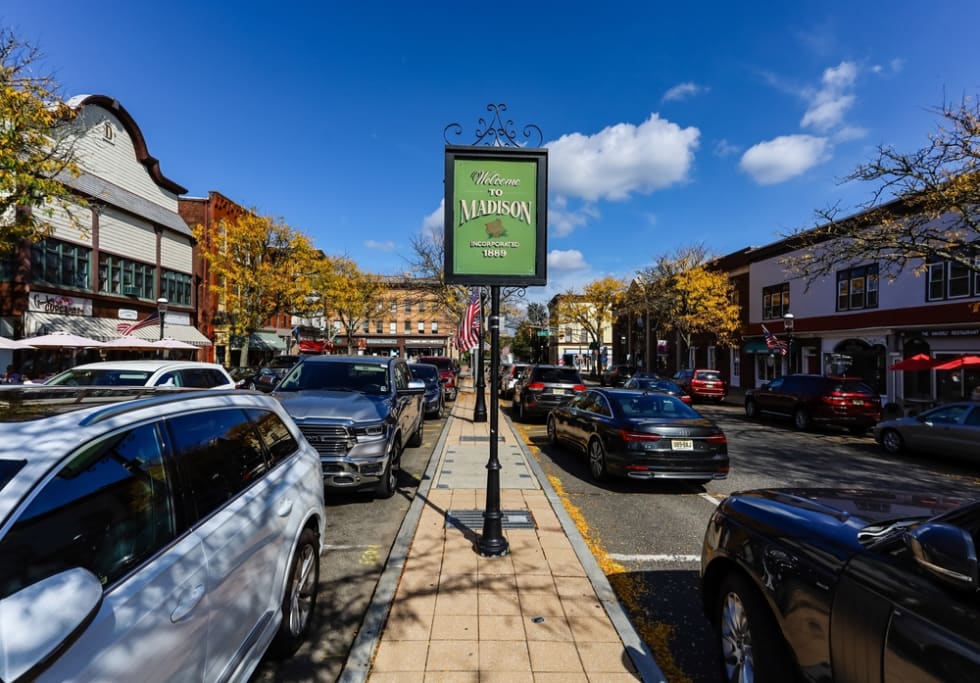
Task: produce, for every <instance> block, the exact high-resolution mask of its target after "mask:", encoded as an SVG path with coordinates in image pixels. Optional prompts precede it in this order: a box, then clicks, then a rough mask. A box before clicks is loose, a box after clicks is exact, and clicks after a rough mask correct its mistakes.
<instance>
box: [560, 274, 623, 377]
mask: <svg viewBox="0 0 980 683" xmlns="http://www.w3.org/2000/svg"><path fill="white" fill-rule="evenodd" d="M625 296H626V285H625V283H624V282H623V281H622V280H619V279H617V278H614V277H604V278H601V279H599V280H593V281H592V282H590V283H589V284H587V285H585V287H583V288H582V291H581V292H575V291H572V290H569V291H567V292H565V293H564V294H563V295H561V297H559V299H558V310H557V314H558V323H559V325H563V324H565V323H567V322H571V323H575V324H577V325H579V326H581V327H582V329H584V330H585V331H586V334H588V335H589V337H590V338H591V340H592V343H593V344H595V345H596V346H599V345H601V344H602V337H603V332H604V330H605V328H606V326H607V325H609V326H611V325H612V323H613V320H614V317H615V315H616V312H617V310H618V309H619V307H620V306H621V305H622V303H623V301H624V298H625ZM600 369H601V368H600Z"/></svg>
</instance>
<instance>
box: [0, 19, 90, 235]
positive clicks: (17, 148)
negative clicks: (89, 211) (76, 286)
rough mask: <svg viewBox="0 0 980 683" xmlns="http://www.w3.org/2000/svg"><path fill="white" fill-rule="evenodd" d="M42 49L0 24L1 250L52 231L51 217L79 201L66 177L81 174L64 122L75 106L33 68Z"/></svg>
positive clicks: (70, 136) (56, 85)
mask: <svg viewBox="0 0 980 683" xmlns="http://www.w3.org/2000/svg"><path fill="white" fill-rule="evenodd" d="M40 59H41V54H40V52H39V51H38V50H37V49H36V48H34V47H32V46H31V45H29V44H27V43H23V42H20V41H19V40H17V38H16V37H15V36H14V35H13V33H11V32H10V31H9V30H8V29H4V28H0V253H8V252H10V251H11V250H12V249H13V248H14V247H15V246H16V245H17V244H19V243H20V242H22V241H23V240H25V239H26V240H30V241H37V240H39V239H41V238H43V237H45V236H46V235H48V234H50V232H51V229H52V228H51V225H50V223H49V222H48V220H49V218H50V217H51V215H52V214H53V212H54V211H55V210H56V209H62V210H63V211H64V213H66V214H67V215H68V217H69V218H70V219H71V220H75V219H74V217H73V216H72V208H73V207H77V206H79V205H80V204H83V203H84V202H82V200H81V199H80V198H78V197H77V196H76V195H75V193H73V192H72V190H71V189H70V188H69V187H68V186H67V185H66V184H65V181H66V180H68V179H70V178H72V177H76V176H78V175H79V173H80V171H79V168H78V164H77V161H76V153H75V149H74V145H73V140H74V136H73V133H74V131H72V130H71V127H70V126H69V125H67V124H68V122H69V121H71V120H72V119H73V118H74V117H75V111H74V110H73V109H72V108H71V107H69V106H68V105H67V104H66V103H65V102H63V101H62V99H61V97H60V96H59V94H58V90H59V86H58V84H57V82H56V81H55V80H54V79H53V78H52V77H50V76H45V75H38V74H37V73H35V71H34V68H35V66H36V65H37V63H38V62H39V61H40Z"/></svg>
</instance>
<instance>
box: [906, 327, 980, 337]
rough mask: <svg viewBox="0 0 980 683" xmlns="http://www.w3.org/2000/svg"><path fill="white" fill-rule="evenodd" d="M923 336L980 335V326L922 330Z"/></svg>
mask: <svg viewBox="0 0 980 683" xmlns="http://www.w3.org/2000/svg"><path fill="white" fill-rule="evenodd" d="M919 335H920V336H922V337H980V328H977V327H975V328H973V329H960V330H922V331H921V332H919Z"/></svg>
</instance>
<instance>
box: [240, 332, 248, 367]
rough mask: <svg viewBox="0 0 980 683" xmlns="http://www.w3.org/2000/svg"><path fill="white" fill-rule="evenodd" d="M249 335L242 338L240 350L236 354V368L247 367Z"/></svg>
mask: <svg viewBox="0 0 980 683" xmlns="http://www.w3.org/2000/svg"><path fill="white" fill-rule="evenodd" d="M249 336H250V335H247V334H246V335H243V336H242V348H241V349H239V352H238V367H240V368H247V367H248V338H249Z"/></svg>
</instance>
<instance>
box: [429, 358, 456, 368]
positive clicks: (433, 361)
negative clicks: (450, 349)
mask: <svg viewBox="0 0 980 683" xmlns="http://www.w3.org/2000/svg"><path fill="white" fill-rule="evenodd" d="M425 363H426V364H427V365H435V366H436V367H437V368H439V369H440V370H443V371H445V370H452V369H453V362H452V361H451V360H449V359H448V358H426V359H425Z"/></svg>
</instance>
